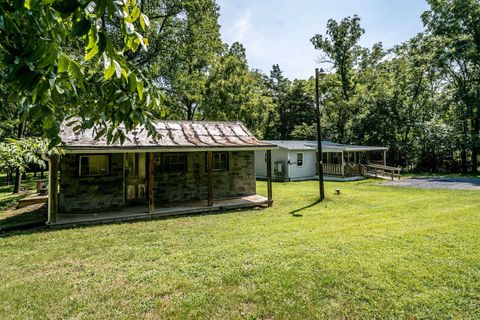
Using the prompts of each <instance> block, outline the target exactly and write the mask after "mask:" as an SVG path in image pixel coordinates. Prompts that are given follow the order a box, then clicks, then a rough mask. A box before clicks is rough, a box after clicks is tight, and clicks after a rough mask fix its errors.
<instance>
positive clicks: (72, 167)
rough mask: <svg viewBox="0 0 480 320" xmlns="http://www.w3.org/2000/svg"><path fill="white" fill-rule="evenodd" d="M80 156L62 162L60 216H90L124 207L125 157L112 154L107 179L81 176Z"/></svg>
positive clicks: (69, 156) (71, 156)
mask: <svg viewBox="0 0 480 320" xmlns="http://www.w3.org/2000/svg"><path fill="white" fill-rule="evenodd" d="M78 166H79V156H78V155H65V156H63V157H62V158H61V160H60V197H59V212H60V213H76V214H80V213H88V212H94V211H102V210H109V209H116V208H121V207H123V154H111V155H110V172H109V174H108V175H107V176H99V177H80V176H79V171H78Z"/></svg>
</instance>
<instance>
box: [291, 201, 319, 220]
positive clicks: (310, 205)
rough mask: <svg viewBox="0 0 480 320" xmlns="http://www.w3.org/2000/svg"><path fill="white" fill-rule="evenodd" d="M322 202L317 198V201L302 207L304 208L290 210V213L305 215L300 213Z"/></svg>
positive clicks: (295, 215) (298, 215)
mask: <svg viewBox="0 0 480 320" xmlns="http://www.w3.org/2000/svg"><path fill="white" fill-rule="evenodd" d="M320 202H321V201H320V200H316V201H315V202H312V203H311V204H309V205H308V206H305V207H302V208H299V209H296V210H293V211H290V212H289V214H291V215H292V216H293V217H303V214H299V212H301V211H303V210H306V209H309V208H311V207H314V206H316V205H317V204H319V203H320Z"/></svg>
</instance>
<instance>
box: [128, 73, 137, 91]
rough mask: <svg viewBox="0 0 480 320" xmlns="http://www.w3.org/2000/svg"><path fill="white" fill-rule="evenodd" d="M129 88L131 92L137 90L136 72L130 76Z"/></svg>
mask: <svg viewBox="0 0 480 320" xmlns="http://www.w3.org/2000/svg"><path fill="white" fill-rule="evenodd" d="M128 89H129V90H130V92H135V90H137V77H136V76H135V74H134V73H130V75H129V76H128Z"/></svg>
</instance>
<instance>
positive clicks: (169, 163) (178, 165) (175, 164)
mask: <svg viewBox="0 0 480 320" xmlns="http://www.w3.org/2000/svg"><path fill="white" fill-rule="evenodd" d="M162 169H163V171H164V172H186V171H187V154H186V153H167V154H164V155H162Z"/></svg>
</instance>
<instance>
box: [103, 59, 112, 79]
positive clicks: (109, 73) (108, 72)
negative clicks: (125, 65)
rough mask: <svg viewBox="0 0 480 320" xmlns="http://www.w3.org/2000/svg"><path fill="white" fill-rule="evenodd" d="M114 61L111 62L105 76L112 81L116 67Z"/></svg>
mask: <svg viewBox="0 0 480 320" xmlns="http://www.w3.org/2000/svg"><path fill="white" fill-rule="evenodd" d="M113 61H115V60H113ZM113 61H111V62H110V65H109V66H108V68H107V69H105V73H104V76H105V79H106V80H108V79H110V78H111V77H112V76H113V74H114V73H115V65H114V64H113Z"/></svg>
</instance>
